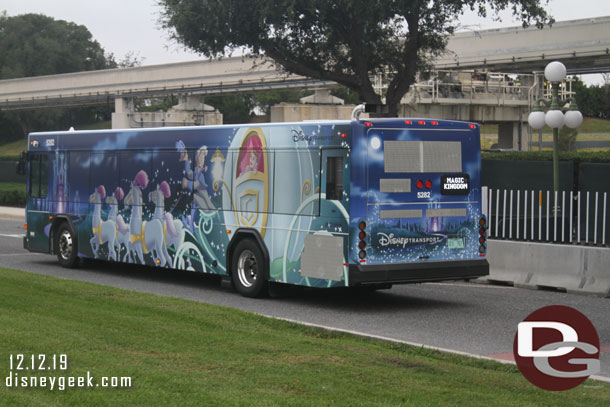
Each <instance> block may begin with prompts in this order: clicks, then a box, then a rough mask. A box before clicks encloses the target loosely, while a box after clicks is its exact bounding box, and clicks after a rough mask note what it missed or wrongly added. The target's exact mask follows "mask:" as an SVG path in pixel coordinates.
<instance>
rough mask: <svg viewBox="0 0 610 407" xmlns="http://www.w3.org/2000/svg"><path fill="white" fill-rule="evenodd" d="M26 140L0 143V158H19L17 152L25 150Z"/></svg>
mask: <svg viewBox="0 0 610 407" xmlns="http://www.w3.org/2000/svg"><path fill="white" fill-rule="evenodd" d="M27 147H28V141H27V140H26V139H22V140H16V141H11V142H10V143H6V144H2V145H0V160H2V161H16V160H18V159H19V154H21V152H22V151H25V150H27Z"/></svg>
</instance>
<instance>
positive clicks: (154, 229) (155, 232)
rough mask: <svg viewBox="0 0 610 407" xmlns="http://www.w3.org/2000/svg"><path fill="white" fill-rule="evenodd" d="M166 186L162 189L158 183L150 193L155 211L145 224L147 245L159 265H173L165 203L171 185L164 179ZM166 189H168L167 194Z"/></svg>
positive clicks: (149, 197) (149, 196)
mask: <svg viewBox="0 0 610 407" xmlns="http://www.w3.org/2000/svg"><path fill="white" fill-rule="evenodd" d="M163 183H164V188H163V190H162V189H160V186H159V185H157V189H156V190H155V191H152V192H150V193H149V194H148V199H149V200H150V201H151V202H153V203H154V204H155V205H156V207H155V213H154V215H153V218H152V219H151V220H150V221H148V222H147V223H146V226H144V241H145V243H146V247H147V248H148V250H149V251H150V254H151V255H152V257H153V261H154V262H155V265H157V266H161V267H163V266H165V265H166V264H167V263H169V264H170V265H171V262H172V259H171V257H169V253H168V252H167V246H166V245H165V233H164V232H165V230H164V229H165V218H164V215H165V203H164V199H165V198H166V197H169V185H168V184H167V182H165V181H163ZM165 191H167V196H166V193H165Z"/></svg>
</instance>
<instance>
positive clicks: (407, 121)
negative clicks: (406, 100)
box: [405, 120, 413, 125]
mask: <svg viewBox="0 0 610 407" xmlns="http://www.w3.org/2000/svg"><path fill="white" fill-rule="evenodd" d="M405 124H408V125H411V124H413V122H412V121H411V120H405Z"/></svg>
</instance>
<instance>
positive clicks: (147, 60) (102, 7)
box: [0, 0, 610, 82]
mask: <svg viewBox="0 0 610 407" xmlns="http://www.w3.org/2000/svg"><path fill="white" fill-rule="evenodd" d="M576 4H577V7H575V5H576ZM545 8H546V10H547V11H548V12H549V13H550V14H551V15H552V16H553V17H554V18H555V20H556V21H564V20H573V19H579V18H589V17H600V16H610V0H580V1H579V2H578V3H576V2H575V1H574V0H550V1H549V3H548V5H547V6H546V7H545ZM2 10H5V11H6V12H7V14H8V15H9V16H15V15H18V14H25V13H41V14H45V15H48V16H51V17H53V18H55V19H62V20H67V21H72V22H75V23H77V24H82V25H85V26H86V27H87V28H88V29H89V31H90V32H91V33H92V35H93V38H94V39H95V40H97V41H98V42H99V43H100V44H101V46H102V47H103V48H104V49H105V50H106V51H107V52H111V53H113V54H114V56H115V59H116V60H117V61H120V60H121V59H123V58H124V57H125V55H126V54H127V53H130V52H132V53H134V55H135V56H136V57H138V58H140V59H142V60H143V61H142V63H143V65H153V64H164V63H170V62H181V61H191V60H195V59H199V58H200V56H199V55H198V54H196V53H194V52H191V51H187V50H185V49H184V47H183V46H181V45H180V44H177V43H175V42H173V41H171V40H170V38H169V33H168V32H167V31H165V30H163V29H162V28H161V27H160V23H159V17H160V14H161V8H160V7H159V6H158V5H157V0H95V1H93V0H0V12H2ZM460 25H461V27H462V29H463V30H480V29H487V28H498V27H510V26H516V25H520V23H519V21H518V20H516V19H514V18H513V17H512V16H511V15H510V13H504V14H503V15H501V21H495V20H494V19H491V18H487V19H481V18H480V17H478V16H476V15H474V14H473V13H467V14H465V15H464V16H462V17H461V18H460ZM596 76H599V77H600V80H601V76H600V75H596ZM588 82H589V81H588Z"/></svg>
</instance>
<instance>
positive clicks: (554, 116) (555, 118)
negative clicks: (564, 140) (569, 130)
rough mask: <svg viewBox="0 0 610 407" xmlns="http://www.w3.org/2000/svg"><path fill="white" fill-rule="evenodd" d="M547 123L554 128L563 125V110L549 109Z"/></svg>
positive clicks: (545, 118)
mask: <svg viewBox="0 0 610 407" xmlns="http://www.w3.org/2000/svg"><path fill="white" fill-rule="evenodd" d="M544 121H545V122H546V124H547V125H548V126H549V127H550V128H552V129H558V128H560V127H561V126H563V112H562V111H561V110H549V111H548V112H546V116H545V117H544Z"/></svg>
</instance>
